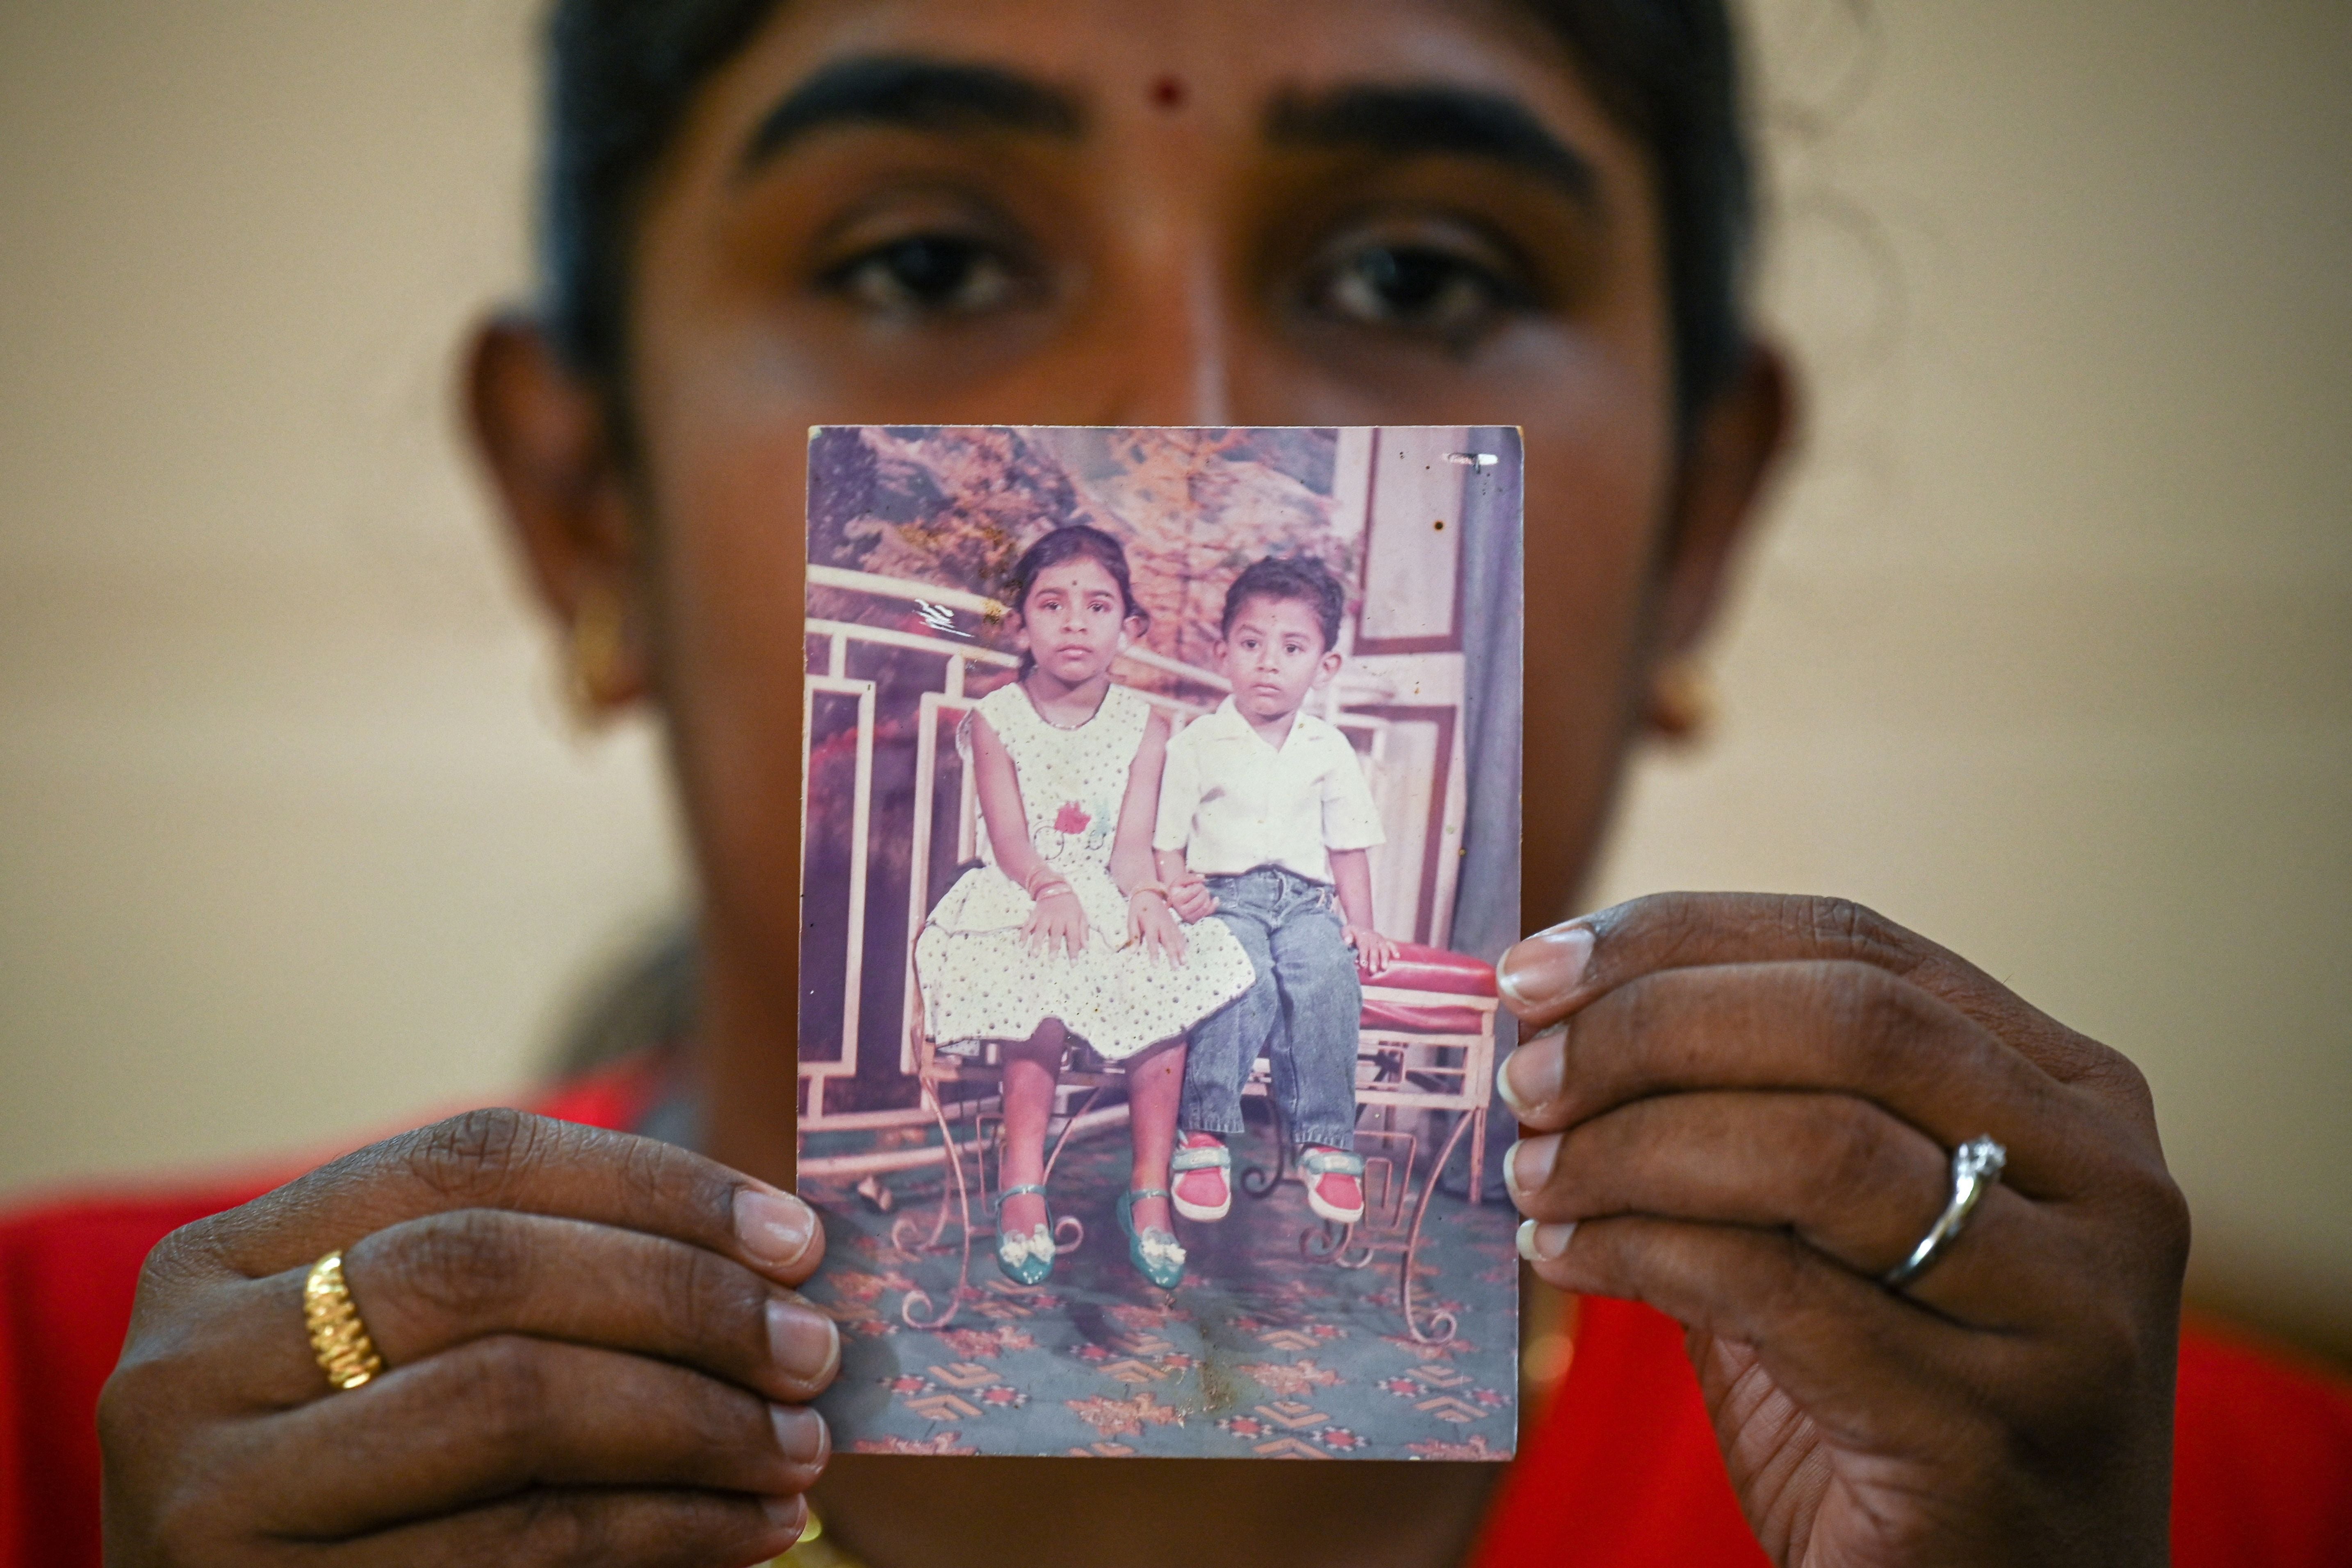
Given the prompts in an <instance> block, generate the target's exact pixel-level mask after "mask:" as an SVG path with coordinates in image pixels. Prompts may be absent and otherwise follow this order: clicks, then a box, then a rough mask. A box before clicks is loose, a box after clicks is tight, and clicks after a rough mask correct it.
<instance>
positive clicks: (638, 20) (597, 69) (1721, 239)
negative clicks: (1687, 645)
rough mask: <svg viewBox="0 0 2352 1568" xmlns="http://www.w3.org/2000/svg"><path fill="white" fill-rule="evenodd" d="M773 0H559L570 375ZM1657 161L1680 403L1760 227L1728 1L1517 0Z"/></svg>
mask: <svg viewBox="0 0 2352 1568" xmlns="http://www.w3.org/2000/svg"><path fill="white" fill-rule="evenodd" d="M1520 3H1521V4H1522V5H1526V6H1527V7H1528V10H1529V11H1530V12H1532V13H1533V14H1534V16H1536V17H1537V18H1538V20H1539V21H1541V22H1543V23H1544V24H1545V25H1546V26H1549V27H1550V28H1551V29H1552V30H1553V31H1554V32H1555V33H1556V34H1558V35H1559V37H1560V38H1562V39H1563V40H1564V41H1565V42H1566V43H1567V44H1568V46H1569V47H1570V50H1571V51H1572V52H1573V53H1574V55H1575V56H1576V58H1577V59H1578V60H1579V61H1580V64H1581V66H1582V68H1583V73H1584V79H1585V84H1586V86H1587V87H1588V88H1590V89H1591V91H1592V92H1593V93H1594V95H1595V96H1596V97H1598V98H1599V99H1600V100H1601V103H1602V105H1603V106H1604V107H1605V108H1606V109H1607V110H1608V111H1609V112H1610V114H1612V116H1613V117H1615V119H1616V120H1617V121H1619V123H1621V124H1622V125H1623V126H1624V127H1625V128H1626V129H1627V130H1629V131H1630V132H1633V135H1634V137H1635V138H1636V139H1637V140H1638V141H1640V142H1641V143H1642V144H1643V148H1644V149H1645V150H1646V151H1647V152H1648V153H1649V154H1650V156H1651V159H1652V161H1653V162H1654V164H1655V167H1656V171H1657V188H1658V205H1659V209H1660V214H1661V216H1662V219H1663V221H1664V231H1665V254H1666V284H1667V292H1668V302H1669V308H1670V310H1671V313H1672V319H1673V323H1674V355H1675V411H1676V414H1677V416H1679V417H1680V419H1681V421H1682V425H1683V428H1684V429H1685V432H1687V431H1688V430H1689V428H1690V426H1691V423H1692V416H1693V415H1694V414H1695V413H1696V410H1698V409H1699V408H1700V407H1702V406H1704V405H1706V403H1707V401H1708V400H1709V399H1711V398H1712V397H1713V396H1714V395H1716V394H1717V392H1720V391H1721V390H1723V388H1724V387H1725V386H1726V385H1727V384H1729V382H1730V380H1731V378H1732V377H1733V376H1734V375H1736V374H1738V370H1739V366H1740V363H1741V361H1742V359H1743V357H1744V355H1745V353H1746V352H1747V341H1748V340H1747V332H1746V328H1745V324H1744V321H1743V319H1742V318H1743V311H1742V300H1741V296H1742V291H1743V283H1744V276H1745V272H1746V268H1747V257H1748V247H1749V242H1750V231H1751V228H1752V226H1753V222H1754V215H1753V199H1752V195H1751V189H1750V184H1751V176H1750V174H1749V169H1748V150H1747V144H1746V142H1745V139H1744V137H1743V134H1742V131H1741V119H1740V103H1739V82H1738V76H1739V70H1738V47H1737V40H1736V38H1735V37H1734V36H1733V29H1732V25H1731V19H1730V16H1728V14H1727V9H1726V5H1725V0H1520ZM780 4H782V0H555V3H554V9H553V11H552V12H551V16H550V20H549V26H548V33H547V45H548V90H547V130H546V134H547V152H546V170H545V184H544V186H543V187H542V196H541V202H542V211H541V228H542V245H543V247H544V253H543V268H544V272H545V279H544V289H545V298H544V300H543V301H542V304H543V308H544V310H545V319H546V321H547V324H548V327H549V329H550V331H551V333H552V334H553V337H554V340H555V342H556V343H557V345H558V346H559V348H560V349H561V350H562V352H563V353H564V355H565V357H566V358H567V360H568V361H569V362H570V363H571V364H572V367H573V368H574V369H575V370H578V371H581V372H583V373H584V374H588V375H590V376H592V377H593V378H594V379H596V380H598V381H600V382H602V383H603V384H604V385H605V388H606V391H607V395H618V393H619V391H620V389H621V386H622V384H623V383H624V382H625V380H626V376H627V369H628V366H627V363H626V362H627V357H628V356H627V342H628V331H627V317H628V302H629V301H628V296H629V287H630V280H629V276H628V258H629V256H630V254H631V251H632V241H633V240H634V238H635V227H636V223H637V217H638V212H639V208H640V205H641V203H642V201H643V198H644V195H645V187H646V181H647V180H648V179H649V178H650V177H651V175H652V173H653V170H654V167H655V165H656V163H658V162H659V161H660V159H661V157H662V154H663V153H666V152H667V150H668V148H669V144H670V142H671V140H672V139H673V138H674V137H675V136H676V135H677V128H678V125H679V123H680V121H683V120H684V119H685V117H686V112H687V110H688V107H689V106H690V105H691V103H692V102H693V100H694V96H695V94H696V93H697V92H698V90H700V89H701V88H702V86H703V84H704V82H705V81H706V80H707V79H709V77H710V75H711V74H712V73H713V72H715V71H717V70H718V69H719V68H721V67H722V66H724V65H726V64H727V62H728V61H729V60H730V59H731V58H734V57H735V55H736V54H737V53H738V52H739V51H740V50H741V49H742V48H743V47H744V46H745V45H747V44H748V43H749V42H750V41H751V37H752V35H753V34H755V33H756V32H758V31H759V29H760V27H761V26H762V25H763V24H764V23H765V22H766V21H767V19H768V17H769V16H770V14H771V13H772V12H773V11H774V10H775V8H776V7H777V5H780Z"/></svg>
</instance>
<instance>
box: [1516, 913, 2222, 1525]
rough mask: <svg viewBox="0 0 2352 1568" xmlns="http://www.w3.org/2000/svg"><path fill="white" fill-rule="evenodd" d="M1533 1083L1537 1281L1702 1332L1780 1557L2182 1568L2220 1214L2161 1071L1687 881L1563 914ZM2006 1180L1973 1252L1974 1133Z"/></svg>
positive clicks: (1524, 1197) (1903, 951) (1699, 1342)
mask: <svg viewBox="0 0 2352 1568" xmlns="http://www.w3.org/2000/svg"><path fill="white" fill-rule="evenodd" d="M1502 978H1503V993H1504V995H1505V998H1506V999H1507V1001H1508V1002H1509V1004H1510V1005H1511V1009H1512V1011H1513V1012H1515V1013H1517V1015H1518V1016H1519V1017H1520V1018H1521V1019H1523V1020H1524V1021H1526V1022H1527V1023H1528V1024H1531V1025H1534V1026H1538V1027H1541V1026H1557V1027H1556V1028H1553V1029H1552V1030H1551V1032H1549V1033H1547V1034H1544V1035H1541V1036H1539V1037H1537V1038H1535V1039H1532V1040H1530V1041H1528V1043H1527V1044H1526V1045H1523V1046H1521V1047H1519V1048H1518V1049H1517V1051H1515V1052H1514V1053H1513V1054H1512V1055H1511V1057H1510V1059H1509V1060H1508V1061H1507V1063H1506V1064H1505V1067H1504V1069H1503V1076H1502V1082H1503V1085H1504V1086H1505V1092H1506V1095H1507V1098H1508V1099H1509V1100H1510V1101H1511V1103H1512V1105H1513V1106H1514V1108H1515V1109H1516V1110H1517V1111H1518V1114H1519V1119H1520V1120H1521V1121H1524V1122H1526V1123H1527V1124H1528V1127H1529V1128H1530V1129H1532V1130H1533V1131H1532V1132H1531V1133H1530V1135H1529V1136H1528V1139H1527V1140H1526V1142H1522V1143H1520V1144H1519V1145H1517V1147H1516V1148H1515V1149H1514V1150H1513V1151H1512V1152H1511V1156H1510V1160H1509V1162H1508V1163H1507V1166H1506V1169H1507V1172H1508V1173H1509V1179H1510V1182H1511V1186H1512V1191H1513V1194H1514V1195H1515V1198H1516V1201H1517V1204H1518V1206H1519V1208H1520V1209H1521V1210H1522V1211H1523V1212H1524V1213H1526V1214H1527V1215H1530V1216H1531V1217H1532V1219H1533V1220H1534V1221H1537V1222H1540V1223H1538V1224H1535V1225H1533V1226H1531V1227H1529V1228H1526V1229H1523V1235H1522V1242H1521V1246H1522V1248H1523V1249H1524V1250H1526V1251H1528V1253H1529V1254H1530V1256H1531V1258H1533V1260H1534V1263H1535V1268H1536V1271H1537V1273H1538V1274H1539V1275H1541V1276H1542V1277H1543V1278H1544V1279H1547V1280H1549V1282H1551V1283H1552V1284H1554V1285H1557V1286H1559V1287H1560V1288H1561V1289H1568V1290H1583V1291H1591V1292H1595V1293H1598V1294H1602V1295H1610V1296H1624V1297H1630V1298H1633V1299H1635V1300H1643V1301H1647V1302H1649V1303H1650V1304H1651V1305H1653V1306H1655V1307H1657V1308H1659V1309H1660V1310H1664V1311H1666V1312H1668V1313H1671V1314H1672V1315H1674V1316H1675V1317H1676V1318H1678V1319H1680V1320H1681V1321H1683V1322H1684V1323H1685V1324H1687V1325H1688V1326H1689V1329H1690V1334H1689V1347H1690V1353H1691V1359H1692V1361H1693V1362H1694V1363H1696V1366H1697V1369H1698V1375H1699V1382H1700V1384H1701V1387H1702V1388H1703V1390H1704V1392H1705V1394H1706V1404H1707V1407H1708V1409H1709V1410H1710V1411H1712V1412H1713V1414H1714V1420H1715V1426H1716V1437H1717V1442H1718V1443H1719V1445H1720V1446H1721V1447H1722V1450H1723V1455H1724V1459H1725V1462H1726V1464H1727V1466H1728V1467H1729V1469H1730V1472H1731V1480H1732V1485H1733V1487H1734V1488H1735V1489H1736V1490H1737V1491H1738V1495H1739V1500H1740V1505H1741V1507H1742V1508H1743V1509H1744V1510H1746V1512H1747V1516H1748V1523H1749V1524H1750V1525H1751V1526H1752V1527H1753V1528H1754V1529H1755V1531H1756V1533H1757V1535H1758V1537H1759V1540H1760V1541H1761V1542H1763V1545H1764V1548H1765V1550H1766V1551H1767V1552H1769V1553H1770V1555H1771V1556H1772V1557H1773V1558H1774V1559H1776V1560H1777V1561H1779V1562H1780V1563H1853V1564H1879V1563H1885V1564H1895V1563H1906V1564H1908V1563H2163V1562H2164V1561H2165V1560H2166V1552H2167V1529H2168V1525H2167V1495H2168V1486H2169V1476H2170V1468H2171V1458H2172V1436H2171V1428H2172V1396H2173V1395H2172V1385H2173V1377H2174V1368H2175V1364H2176V1358H2177V1355H2178V1335H2179V1306H2180V1279H2181V1271H2182V1268H2183V1266H2184V1264H2185V1262H2186V1259H2187V1256H2188V1246H2189V1216H2188V1211H2187V1209H2186V1207H2185V1206H2184V1205H2183V1204H2182V1201H2181V1197H2180V1192H2179V1188H2178V1187H2176V1186H2175V1185H2174V1184H2173V1183H2172V1179H2171V1177H2170V1176H2169V1175H2168V1174H2167V1173H2166V1171H2165V1165H2164V1156H2163V1153H2162V1152H2161V1151H2160V1150H2159V1148H2158V1144H2157V1135H2156V1121H2155V1117H2154V1114H2153V1111H2152V1108H2151V1105H2150V1102H2149V1098H2148V1091H2147V1084H2146V1083H2145V1082H2144V1081H2143V1080H2142V1079H2141V1078H2140V1075H2139V1074H2138V1072H2137V1071H2136V1070H2135V1069H2134V1068H2133V1067H2132V1065H2131V1064H2130V1063H2129V1062H2128V1061H2126V1060H2125V1059H2124V1058H2122V1057H2121V1056H2119V1055H2117V1054H2116V1052H2114V1051H2112V1050H2109V1049H2108V1048H2107V1047H2105V1046H2102V1045H2100V1044H2098V1043H2097V1042H2096V1041H2094V1040H2090V1039H2086V1038H2085V1037H2083V1036H2081V1035H2078V1034H2076V1033H2074V1031H2073V1030H2071V1029H2068V1028H2066V1027H2064V1026H2063V1025H2060V1024H2058V1023H2057V1022H2055V1021H2054V1020H2053V1019H2051V1018H2049V1017H2047V1016H2043V1015H2042V1014H2041V1013H2038V1012H2036V1011H2035V1010H2034V1009H2033V1008H2032V1007H2030V1006H2028V1005H2026V1004H2025V1003H2023V1002H2021V1001H2020V1000H2019V999H2018V998H2017V997H2016V996H2014V995H2012V994H2011V993H2010V992H2009V991H2008V990H2006V989H2005V988H2003V987H2002V986H2001V985H2000V984H1999V983H1998V982H1997V981H1994V980H1992V979H1991V978H1990V977H1989V976H1987V975H1986V974H1984V973H1981V972H1980V971H1979V970H1977V969H1975V968H1972V967H1971V966H1969V964H1967V963H1963V962H1962V961H1961V960H1959V959H1958V958H1957V957H1955V956H1954V955H1953V954H1951V953H1948V952H1945V951H1944V950H1942V949H1941V948H1938V947H1937V946H1935V945H1934V944H1932V943H1930V942H1925V941H1923V940H1921V939H1920V938H1918V937H1916V936H1914V935H1912V934H1911V933H1910V932H1909V931H1904V930H1903V929H1901V928H1900V927H1898V926H1895V925H1893V924H1891V923H1890V922H1888V921H1885V920H1882V919H1880V918H1879V917H1878V916H1877V915H1874V914H1873V913H1871V912H1870V911H1869V910H1863V909H1859V908H1856V907H1855V906H1853V905H1852V904H1848V903H1842V902H1837V901H1833V900H1820V899H1782V898H1764V897H1757V896H1749V895H1729V894H1717V895H1704V894H1673V895H1667V896H1664V897H1659V898H1652V899H1642V900H1635V901H1634V902H1633V903H1630V904H1623V905H1620V906H1619V907H1617V908H1615V909H1612V910H1603V911H1601V913H1600V914H1597V915H1592V916H1589V917H1587V918H1585V919H1583V920H1580V921H1571V922H1570V923H1569V924H1568V925H1564V926H1560V927H1557V928H1555V929H1554V930H1552V931H1547V932H1544V933H1543V934H1542V935H1540V936H1537V937H1531V938H1529V939H1528V941H1526V942H1521V943H1519V944H1518V946H1517V947H1515V948H1513V949H1512V950H1511V951H1510V952H1509V953H1507V954H1506V955H1505V957H1504V960H1503V965H1502ZM1979 1134H1986V1135H1990V1137H1992V1138H1994V1139H1996V1140H1998V1141H1999V1142H2001V1143H2002V1144H2004V1145H2006V1146H2007V1149H2008V1154H2009V1159H2008V1169H2007V1171H2006V1173H2004V1175H2003V1177H2002V1179H2001V1181H2000V1184H1998V1185H1996V1186H1994V1187H1992V1188H1991V1189H1990V1191H1989V1192H1988V1193H1986V1194H1985V1196H1984V1198H1983V1200H1982V1201H1981V1202H1980V1203H1979V1205H1978V1206H1977V1209H1976V1212H1975V1214H1974V1216H1973V1217H1972V1218H1971V1219H1970V1220H1969V1222H1968V1225H1967V1226H1966V1228H1965V1229H1963V1230H1962V1231H1961V1233H1960V1235H1959V1237H1958V1240H1957V1241H1955V1242H1954V1243H1953V1244H1952V1245H1951V1247H1949V1249H1948V1251H1946V1252H1945V1254H1944V1255H1943V1256H1942V1258H1940V1259H1939V1260H1938V1261H1937V1262H1936V1263H1935V1264H1934V1265H1933V1266H1932V1267H1931V1268H1928V1269H1927V1272H1926V1273H1924V1274H1922V1275H1921V1276H1919V1278H1918V1279H1916V1281H1915V1282H1914V1283H1912V1284H1911V1285H1910V1286H1909V1287H1908V1288H1906V1289H1903V1290H1899V1291H1898V1290H1894V1289H1888V1288H1886V1287H1885V1286H1884V1285H1882V1284H1881V1283H1880V1280H1881V1279H1882V1278H1883V1277H1884V1276H1885V1274H1886V1273H1887V1272H1888V1271H1889V1270H1890V1269H1892V1268H1895V1265H1896V1264H1898V1263H1900V1262H1902V1261H1903V1260H1904V1258H1906V1256H1907V1255H1908V1254H1909V1252H1910V1251H1911V1249H1912V1247H1914V1246H1915V1245H1916V1244H1917V1243H1918V1241H1919V1240H1920V1239H1921V1237H1924V1236H1925V1235H1926V1234H1927V1230H1928V1227H1929V1226H1931V1225H1932V1224H1933V1223H1934V1221H1935V1220H1936V1218H1937V1215H1939V1214H1941V1213H1942V1211H1943V1209H1944V1207H1945V1205H1946V1204H1947V1202H1948V1199H1949V1197H1950V1194H1951V1190H1952V1181H1951V1174H1950V1167H1949V1156H1950V1151H1951V1150H1952V1149H1953V1148H1954V1147H1955V1146H1956V1145H1958V1144H1959V1143H1961V1142H1964V1141H1966V1140H1968V1139H1969V1138H1973V1137H1976V1136H1978V1135H1979Z"/></svg>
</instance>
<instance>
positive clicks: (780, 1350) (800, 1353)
mask: <svg viewBox="0 0 2352 1568" xmlns="http://www.w3.org/2000/svg"><path fill="white" fill-rule="evenodd" d="M768 1353H769V1354H771V1355H772V1356H773V1357H774V1358H775V1361H776V1364H777V1365H778V1366H780V1367H782V1368H783V1369H784V1371H786V1372H787V1373H791V1374H792V1375H793V1377H795V1378H797V1379H799V1380H800V1381H801V1382H803V1383H805V1384H815V1385H817V1386H820V1387H821V1386H823V1385H824V1384H826V1383H828V1382H830V1381H831V1380H832V1377H833V1373H834V1371H835V1368H837V1367H839V1366H840V1364H841V1330H840V1328H839V1327H838V1326H837V1325H836V1324H835V1322H834V1321H833V1320H832V1319H831V1318H828V1317H826V1316H825V1315H824V1313H822V1312H819V1311H817V1310H814V1309H813V1308H810V1307H806V1306H803V1304H801V1303H800V1302H798V1301H794V1300H791V1299H790V1298H788V1297H783V1296H778V1297H776V1298H775V1299H773V1300H771V1301H770V1302H769V1303H768Z"/></svg>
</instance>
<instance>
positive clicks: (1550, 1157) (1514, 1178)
mask: <svg viewBox="0 0 2352 1568" xmlns="http://www.w3.org/2000/svg"><path fill="white" fill-rule="evenodd" d="M1558 1163H1559V1134H1558V1133H1554V1134H1552V1135H1551V1136H1549V1137H1548V1138H1522V1139H1520V1140H1519V1141H1518V1142H1516V1143H1514V1144H1512V1145H1511V1147H1510V1151H1509V1152H1507V1153H1506V1154H1505V1155H1504V1156H1503V1184H1504V1185H1505V1186H1507V1187H1508V1188H1510V1189H1511V1199H1512V1201H1513V1202H1515V1203H1516V1202H1517V1201H1518V1200H1520V1199H1521V1198H1524V1197H1525V1196H1526V1195H1527V1194H1529V1193H1532V1192H1534V1191H1536V1190H1537V1189H1538V1188H1539V1187H1541V1186H1542V1185H1543V1184H1545V1183H1546V1182H1549V1181H1550V1180H1551V1168H1552V1167H1553V1166H1554V1165H1556V1164H1558Z"/></svg>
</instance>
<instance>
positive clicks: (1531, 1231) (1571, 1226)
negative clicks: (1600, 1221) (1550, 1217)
mask: <svg viewBox="0 0 2352 1568" xmlns="http://www.w3.org/2000/svg"><path fill="white" fill-rule="evenodd" d="M1575 1234H1576V1222H1575V1221H1574V1220H1570V1221H1569V1222H1568V1223H1567V1224H1566V1225H1540V1224H1538V1223H1537V1222H1536V1221H1534V1220H1531V1219H1523V1220H1521V1221H1520V1222H1519V1256H1520V1257H1521V1258H1526V1259H1527V1260H1528V1262H1529V1263H1549V1262H1550V1261H1551V1260H1552V1259H1553V1258H1558V1257H1559V1255H1560V1254H1561V1253H1563V1252H1566V1251H1567V1250H1568V1238H1569V1237H1571V1236H1574V1235H1575Z"/></svg>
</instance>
